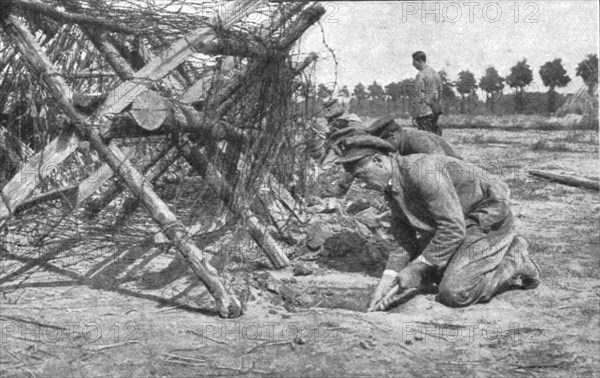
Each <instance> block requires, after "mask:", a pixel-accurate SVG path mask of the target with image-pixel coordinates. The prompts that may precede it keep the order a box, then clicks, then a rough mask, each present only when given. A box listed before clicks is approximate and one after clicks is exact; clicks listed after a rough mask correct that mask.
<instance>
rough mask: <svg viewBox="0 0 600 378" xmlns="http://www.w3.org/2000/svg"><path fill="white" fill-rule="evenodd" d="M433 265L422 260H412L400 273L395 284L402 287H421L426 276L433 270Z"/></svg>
mask: <svg viewBox="0 0 600 378" xmlns="http://www.w3.org/2000/svg"><path fill="white" fill-rule="evenodd" d="M431 269H432V267H431V266H429V265H427V264H425V263H424V262H422V261H418V260H415V261H412V262H411V263H410V264H408V265H407V266H406V267H405V268H404V269H402V270H401V271H400V273H398V275H397V276H396V279H395V280H394V284H397V285H398V286H400V287H401V288H402V289H410V288H420V287H421V286H423V280H424V278H425V276H426V275H427V274H428V273H429V272H430V271H431Z"/></svg>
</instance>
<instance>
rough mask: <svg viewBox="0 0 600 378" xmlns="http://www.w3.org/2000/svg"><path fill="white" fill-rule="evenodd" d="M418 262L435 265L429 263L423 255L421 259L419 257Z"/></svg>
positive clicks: (420, 256)
mask: <svg viewBox="0 0 600 378" xmlns="http://www.w3.org/2000/svg"><path fill="white" fill-rule="evenodd" d="M417 260H419V261H420V262H422V263H423V264H426V265H429V266H433V264H432V263H430V262H429V261H427V259H426V258H425V257H424V256H423V255H419V257H417Z"/></svg>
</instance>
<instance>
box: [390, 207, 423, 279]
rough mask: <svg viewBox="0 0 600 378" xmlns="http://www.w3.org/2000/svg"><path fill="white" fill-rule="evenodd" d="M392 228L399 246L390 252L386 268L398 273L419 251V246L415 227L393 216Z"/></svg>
mask: <svg viewBox="0 0 600 378" xmlns="http://www.w3.org/2000/svg"><path fill="white" fill-rule="evenodd" d="M390 229H391V232H392V235H393V236H394V239H395V240H396V242H397V243H398V247H397V248H394V249H393V250H392V251H391V252H390V256H389V257H388V261H387V264H386V266H385V270H389V271H393V272H396V273H397V272H399V271H400V270H402V268H404V267H405V266H406V264H408V263H409V262H410V260H411V259H412V258H413V257H414V256H416V255H417V254H418V253H419V251H418V248H419V247H418V244H417V235H416V233H415V231H414V229H413V228H412V227H411V226H410V225H409V224H407V223H405V222H404V221H402V219H400V218H399V217H396V216H393V217H392V222H391V227H390Z"/></svg>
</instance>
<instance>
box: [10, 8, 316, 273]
mask: <svg viewBox="0 0 600 378" xmlns="http://www.w3.org/2000/svg"><path fill="white" fill-rule="evenodd" d="M159 4H162V5H159ZM13 5H14V8H13V9H12V13H13V14H14V15H16V16H18V17H19V19H20V20H21V21H23V22H24V23H25V24H26V25H27V27H28V28H29V30H30V31H31V32H32V33H33V34H34V35H35V37H36V39H37V41H38V43H40V44H41V45H42V47H43V52H44V53H45V54H46V55H47V56H48V57H49V58H50V60H51V62H52V63H53V64H54V67H55V68H56V69H57V71H58V72H60V73H62V75H63V77H64V79H65V81H66V82H67V84H68V85H70V86H71V88H73V89H74V93H73V94H72V98H73V101H74V103H75V105H76V108H77V110H78V111H79V112H81V113H83V114H85V115H87V116H92V115H93V114H94V112H95V110H96V107H97V106H98V105H99V104H100V103H102V101H104V100H105V99H106V94H107V93H108V92H109V90H111V89H113V88H114V87H115V86H116V85H117V84H118V83H120V82H122V78H121V77H119V75H118V74H117V73H116V72H115V70H114V69H113V67H111V65H110V64H109V62H108V61H107V59H106V55H105V54H102V53H100V52H99V51H98V49H97V48H96V47H95V45H94V43H93V42H92V41H91V40H90V38H89V34H88V33H90V31H91V33H98V34H100V33H101V34H102V35H103V37H102V38H103V40H105V41H107V42H108V43H109V44H111V45H112V46H113V47H114V48H115V49H116V51H118V52H119V54H120V55H121V56H122V57H123V58H125V60H126V61H127V63H128V64H129V65H130V66H131V69H132V70H133V71H134V72H135V71H137V70H139V69H140V68H142V67H143V66H144V65H145V64H146V63H148V62H149V61H150V60H152V59H153V58H154V57H155V56H157V55H159V54H160V52H161V51H162V50H163V49H165V48H167V47H169V46H170V45H171V44H172V43H173V42H175V41H176V40H178V39H180V38H181V37H183V36H184V35H186V34H188V33H190V32H191V31H192V30H195V29H197V28H199V27H202V26H207V27H210V28H211V29H212V30H213V32H214V34H215V35H216V36H217V38H216V41H218V42H220V43H221V45H228V46H230V49H235V48H239V47H240V46H242V47H243V46H251V47H252V49H251V50H252V51H259V52H261V51H262V52H265V51H266V52H267V54H257V53H255V52H252V51H251V52H249V53H241V54H239V55H240V56H238V57H232V56H225V55H219V54H211V55H204V54H201V53H197V54H195V55H194V56H193V57H192V58H191V59H188V60H187V61H186V62H185V63H183V64H181V65H180V66H179V67H177V68H176V69H175V70H174V71H172V73H171V74H170V75H168V76H167V77H166V78H165V79H163V80H161V81H159V82H157V83H156V84H154V85H153V86H152V87H151V89H152V90H154V91H156V92H158V93H159V94H160V95H161V96H162V97H163V98H165V99H167V100H169V101H171V103H173V104H178V103H179V101H180V99H179V95H180V94H181V91H182V89H185V88H188V87H190V86H191V85H192V84H193V83H195V82H197V81H199V80H204V83H205V84H204V87H205V88H204V90H203V91H202V93H203V95H202V96H201V97H200V98H197V99H195V101H193V102H192V105H193V106H194V108H195V109H196V110H198V111H201V112H203V114H207V115H210V116H211V117H212V119H214V120H219V122H222V121H225V122H227V123H228V124H229V125H231V126H232V128H233V129H234V130H235V131H236V132H237V133H238V134H239V136H240V139H238V140H240V143H237V144H236V143H231V142H227V143H224V142H223V141H219V140H212V139H211V135H206V134H198V133H195V134H190V135H189V140H191V142H195V143H198V144H199V145H201V146H203V147H202V153H204V154H205V155H206V156H207V157H208V159H209V160H210V161H211V162H212V163H213V164H214V165H215V167H216V168H217V169H218V170H219V171H221V172H222V173H223V174H224V176H225V177H226V178H227V182H228V183H229V184H230V185H231V186H232V188H233V192H234V193H235V194H234V196H233V197H232V198H233V201H235V202H236V203H237V205H238V206H240V207H241V208H243V209H247V208H248V209H254V210H255V213H257V214H258V215H259V217H261V220H263V221H265V222H267V221H268V218H267V216H266V214H265V212H264V209H263V211H261V210H260V206H258V205H257V201H256V197H257V195H258V194H259V193H260V191H261V190H260V189H261V187H262V186H263V185H264V183H265V182H266V181H267V180H277V181H278V182H279V183H281V184H282V187H284V188H286V189H288V190H289V191H290V192H291V193H292V194H293V195H294V196H295V199H296V200H297V201H299V202H302V199H303V196H304V194H305V192H306V191H307V190H309V189H310V187H311V185H310V182H309V181H310V180H311V178H310V175H307V174H306V172H307V171H308V170H309V169H308V168H309V165H310V164H311V163H310V162H309V158H308V154H307V153H306V152H305V148H304V139H305V138H304V135H305V133H306V132H307V126H306V125H308V124H309V122H308V119H309V118H311V117H312V116H313V115H312V114H308V111H307V109H308V108H309V107H308V106H307V101H309V100H310V99H309V97H310V96H311V94H310V93H308V92H307V91H306V90H304V89H305V88H309V87H311V85H310V80H311V75H312V73H311V72H310V71H311V68H310V67H311V65H312V64H313V63H312V61H311V60H310V56H308V55H307V54H300V53H295V52H294V51H296V50H293V49H292V48H291V46H292V45H293V42H295V41H296V39H297V38H296V39H293V38H291V36H290V32H289V29H290V26H291V28H292V29H294V27H295V26H294V25H295V24H298V23H300V22H301V21H302V20H301V17H303V16H304V17H306V14H305V13H306V12H309V14H310V12H311V11H312V12H313V13H315V14H316V16H319V13H318V12H317V11H315V8H314V7H315V6H309V5H308V4H307V3H302V4H298V3H291V4H284V5H277V4H270V3H265V5H264V6H262V7H261V8H260V9H259V10H256V11H254V12H253V13H251V14H250V15H248V16H247V17H246V18H244V20H243V21H242V22H238V23H237V24H236V25H235V26H234V27H232V28H228V29H226V28H224V27H222V26H221V25H218V24H217V25H215V24H214V23H213V22H214V21H211V18H212V17H211V16H213V15H214V13H215V11H216V10H218V9H219V6H221V5H222V4H221V3H219V2H215V3H213V4H212V6H211V4H208V3H206V2H200V1H185V0H180V1H177V0H173V1H168V2H167V1H165V2H147V1H123V0H115V1H102V2H101V1H95V0H89V1H86V0H51V1H40V2H31V1H28V2H19V1H15V2H14V4H13ZM47 7H50V8H47ZM52 9H54V10H58V11H60V12H62V13H61V14H62V16H61V15H58V16H57V15H54V13H52V12H53V11H52ZM311 9H312V10H311ZM68 12H72V14H70V13H68ZM65 14H66V15H67V16H66V18H65ZM73 14H76V15H85V18H84V19H79V18H76V17H75V16H73ZM53 15H54V16H53ZM60 17H63V19H61V18H60ZM69 17H70V20H69ZM278 17H279V19H280V20H283V21H282V22H280V23H279V24H277V23H276V22H274V20H275V19H277V18H278ZM73 20H75V23H72V22H71V23H69V22H70V21H73ZM316 20H318V17H316V19H315V20H314V21H316ZM314 21H313V22H314ZM82 25H83V26H82ZM296 29H297V28H296ZM300 34H301V33H300ZM0 37H1V39H0V112H1V119H0V122H1V125H0V126H1V127H0V155H1V157H2V164H1V167H2V172H0V184H1V186H2V187H4V186H5V185H6V183H7V182H9V181H10V180H11V179H13V178H14V175H15V174H16V172H17V171H18V168H19V166H20V164H22V162H24V161H26V160H27V159H28V157H31V156H32V155H34V154H35V153H37V152H39V151H41V150H42V149H43V148H44V146H46V145H47V144H48V142H49V141H51V140H53V139H54V138H56V137H57V136H58V135H59V134H60V133H61V131H65V130H69V128H70V127H71V125H70V124H69V120H68V119H67V118H66V117H65V116H63V114H62V113H61V110H60V108H59V107H58V106H56V104H55V103H54V102H53V101H52V99H50V98H49V97H48V96H47V92H46V89H45V87H44V85H43V83H42V81H41V80H38V79H39V78H36V77H34V76H33V75H32V74H31V73H30V71H29V70H28V69H27V67H26V66H25V64H24V63H23V60H22V59H21V57H20V56H19V54H18V53H16V52H15V50H14V49H13V47H12V46H11V45H10V43H9V42H8V39H7V38H6V35H5V34H3V33H1V32H0ZM281 41H289V46H287V47H285V48H281V45H280V42H281ZM232 46H233V47H232ZM307 57H308V58H309V60H307V59H306V58H307ZM313 60H314V59H313ZM303 62H304V66H303V67H301V68H299V67H298V66H299V65H302V63H303ZM307 67H308V69H307V70H306V71H308V72H304V73H302V70H303V69H304V68H307ZM312 71H313V72H314V66H313V68H312ZM232 83H235V84H236V85H235V86H232ZM178 87H179V88H178ZM130 131H131V130H130ZM180 133H181V131H174V130H164V128H160V129H158V130H156V131H145V130H141V129H139V128H137V129H135V130H134V132H132V135H119V134H115V135H112V134H111V135H110V137H111V138H115V140H116V141H117V143H118V144H119V145H120V147H122V148H123V147H125V146H129V147H131V148H133V155H132V157H131V161H132V163H133V165H134V166H135V167H136V168H138V169H139V170H140V171H142V172H144V171H146V170H148V169H150V167H151V166H152V163H154V164H156V162H157V161H158V160H159V158H161V157H162V161H163V162H164V161H167V162H168V163H169V164H167V165H166V166H165V167H164V172H162V174H161V175H159V176H158V177H159V178H158V179H156V180H155V181H154V182H153V185H154V187H155V189H156V191H157V192H158V194H159V195H160V196H161V198H162V199H163V200H165V201H166V202H167V203H168V205H169V206H170V207H171V209H172V210H173V211H174V212H175V213H176V215H177V217H178V218H179V219H180V220H181V221H182V222H183V223H184V224H185V225H187V226H190V225H199V227H197V228H195V229H194V230H193V231H191V232H194V233H196V234H197V235H198V240H204V241H207V240H208V241H210V240H214V238H213V236H212V235H213V234H214V233H218V232H219V231H222V230H223V227H222V226H223V223H226V222H223V220H224V219H225V215H226V214H228V217H227V222H228V224H229V225H231V224H236V223H237V222H239V221H240V219H239V217H232V216H230V215H229V212H228V210H227V207H226V206H225V205H224V204H223V202H222V201H220V196H219V193H217V192H216V191H214V190H212V189H211V188H210V187H209V186H208V185H207V184H206V182H205V181H203V180H202V178H201V177H200V176H198V175H197V172H195V170H194V169H193V168H192V167H191V166H190V165H188V163H187V162H186V161H185V160H184V159H182V158H180V157H179V155H178V153H177V150H176V149H171V147H172V146H173V145H174V144H179V143H181V141H180V140H179V139H178V138H179V136H180ZM188 142H189V141H188ZM102 163H103V162H102V161H101V159H100V158H99V157H98V155H97V153H96V152H95V151H94V150H93V149H91V148H90V147H89V145H88V144H87V142H80V145H79V148H78V149H77V150H76V152H75V153H73V154H72V155H71V156H70V157H69V158H67V160H65V161H64V162H63V163H61V164H60V165H59V166H56V167H43V169H46V170H48V171H49V172H51V174H50V175H49V176H48V177H46V178H43V179H41V180H39V181H38V182H37V186H36V189H35V191H34V192H33V193H32V195H37V194H40V193H46V192H49V191H53V190H58V189H61V188H65V187H68V186H69V185H71V184H74V183H76V182H78V181H81V180H83V179H85V178H87V177H88V176H89V175H90V174H92V173H93V172H95V170H97V169H98V168H99V167H100V166H101V165H102ZM159 165H160V164H159ZM267 176H269V177H267ZM118 181H119V180H118V179H116V178H112V179H111V180H109V181H108V182H106V183H105V184H104V185H103V187H102V188H101V189H100V190H99V191H97V192H96V193H95V194H94V195H93V196H92V197H91V198H90V199H89V200H87V201H86V202H84V203H83V204H81V205H80V206H77V207H75V208H73V206H72V201H69V200H68V199H69V198H68V196H69V193H68V192H64V193H61V194H60V195H59V196H58V198H57V199H56V200H54V201H50V202H45V203H43V204H39V205H36V206H33V207H31V208H23V209H19V210H18V211H17V213H16V214H14V215H13V216H12V217H11V219H10V220H9V221H8V222H7V223H6V224H5V225H4V226H3V227H2V230H1V231H0V241H1V242H2V250H3V253H4V256H9V257H11V258H15V256H16V257H19V256H20V257H24V256H25V257H27V256H29V257H34V258H36V257H39V256H41V255H42V254H45V253H48V252H52V251H56V255H52V254H50V255H49V256H50V260H54V261H57V260H58V259H59V257H60V256H63V257H64V256H65V254H69V255H70V257H73V256H75V257H76V258H75V259H69V261H70V262H71V263H73V264H80V263H81V262H84V261H85V260H86V259H89V260H90V261H92V260H93V259H94V258H95V257H97V256H98V254H96V253H94V252H98V253H99V254H102V253H106V251H111V252H110V253H118V252H119V251H122V250H125V249H128V248H131V246H132V245H136V244H140V243H142V242H147V241H148V238H152V237H153V236H155V235H156V233H157V232H158V231H159V228H158V226H156V225H155V224H154V223H153V222H152V220H151V219H150V218H149V217H148V216H147V215H146V214H145V211H143V209H140V207H141V206H140V203H139V202H138V201H136V199H135V198H134V197H133V196H132V195H131V194H130V193H129V191H128V190H127V189H126V188H125V187H124V185H123V184H121V183H119V182H118ZM124 188H125V190H122V189H124ZM109 191H112V192H113V193H114V195H113V196H109V195H107V192H109ZM107 199H108V200H110V201H108V203H107ZM102 200H104V202H102ZM107 204H108V206H105V205H107ZM211 238H213V239H211ZM142 244H143V243H142ZM82 248H83V249H82ZM44 258H46V257H44ZM11 264H13V263H12V262H7V261H6V260H5V261H4V263H3V264H2V268H3V270H4V269H6V272H2V273H3V274H4V273H7V272H9V271H10V272H12V271H13V270H14V269H13V270H11V269H12V268H11ZM68 265H69V263H68V262H65V261H62V265H61V266H62V267H63V268H66V267H67V266H68Z"/></svg>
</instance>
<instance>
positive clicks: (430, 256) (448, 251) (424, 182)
mask: <svg viewBox="0 0 600 378" xmlns="http://www.w3.org/2000/svg"><path fill="white" fill-rule="evenodd" d="M422 168H425V167H422ZM428 168H429V170H427V171H424V172H422V173H423V174H418V178H416V177H414V176H416V175H414V176H413V180H411V181H412V183H413V185H414V186H415V189H416V192H417V195H419V196H421V197H422V198H420V200H422V201H423V203H424V204H425V206H426V208H427V210H428V211H429V213H430V214H431V216H432V218H433V220H434V222H435V226H436V230H435V236H434V237H433V239H432V240H431V242H430V243H429V244H428V245H427V246H426V247H425V249H424V250H423V253H422V256H423V258H424V259H425V260H426V261H427V262H429V263H430V264H432V265H434V266H436V267H438V268H443V267H445V266H446V265H447V264H448V262H449V261H450V258H451V257H452V255H453V254H454V252H455V251H456V250H457V249H458V247H459V246H460V244H461V243H462V242H463V240H464V239H465V235H466V227H465V218H464V215H463V212H462V207H461V205H460V201H459V198H458V194H457V193H456V189H455V188H454V185H453V184H452V181H451V180H450V178H449V177H447V176H445V175H444V174H443V173H442V172H441V168H442V166H440V165H437V166H434V164H429V165H428ZM415 178H416V179H415Z"/></svg>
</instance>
